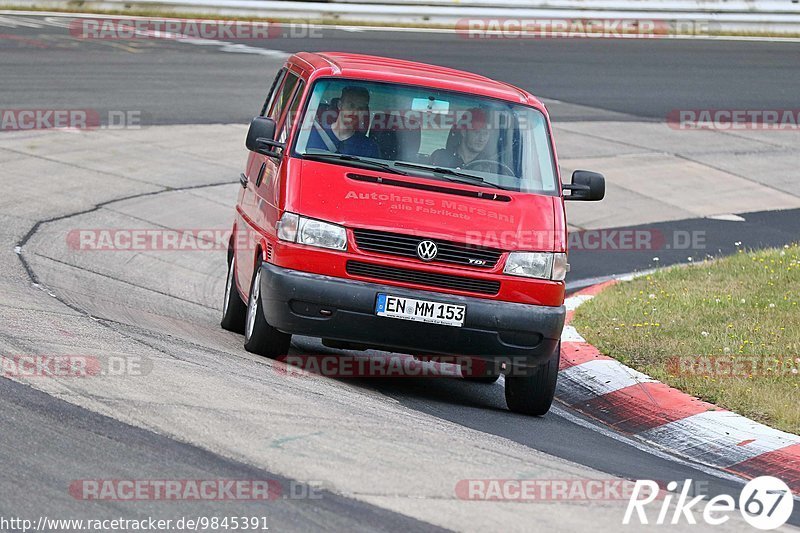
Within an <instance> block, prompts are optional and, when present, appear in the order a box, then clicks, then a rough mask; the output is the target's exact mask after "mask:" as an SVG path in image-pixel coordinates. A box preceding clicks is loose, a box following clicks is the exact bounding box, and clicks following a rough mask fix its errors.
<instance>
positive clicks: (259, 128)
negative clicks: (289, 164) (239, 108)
mask: <svg viewBox="0 0 800 533" xmlns="http://www.w3.org/2000/svg"><path fill="white" fill-rule="evenodd" d="M275 129H276V124H275V120H274V119H271V118H269V117H255V118H254V119H253V120H251V121H250V129H249V130H247V139H245V141H244V144H245V146H247V149H248V150H250V151H251V152H257V153H259V154H262V155H266V156H268V157H277V158H278V159H280V158H281V157H283V149H284V148H285V144H284V143H281V142H277V141H276V140H275ZM276 149H279V150H281V151H277V150H276Z"/></svg>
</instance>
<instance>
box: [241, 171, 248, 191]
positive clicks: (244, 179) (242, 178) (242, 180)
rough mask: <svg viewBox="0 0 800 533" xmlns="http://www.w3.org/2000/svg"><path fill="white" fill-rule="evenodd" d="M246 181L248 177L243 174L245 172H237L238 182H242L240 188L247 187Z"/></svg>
mask: <svg viewBox="0 0 800 533" xmlns="http://www.w3.org/2000/svg"><path fill="white" fill-rule="evenodd" d="M247 182H248V178H247V176H246V175H245V173H244V172H242V173H241V174H239V183H241V184H242V188H243V189H246V188H247Z"/></svg>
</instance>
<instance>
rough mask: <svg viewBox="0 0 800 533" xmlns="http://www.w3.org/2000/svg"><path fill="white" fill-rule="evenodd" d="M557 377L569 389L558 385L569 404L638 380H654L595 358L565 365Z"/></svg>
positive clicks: (562, 396)
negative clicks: (572, 364)
mask: <svg viewBox="0 0 800 533" xmlns="http://www.w3.org/2000/svg"><path fill="white" fill-rule="evenodd" d="M559 380H560V383H562V384H564V385H566V384H567V383H569V390H565V387H559V392H560V395H559V396H560V397H561V398H564V399H565V400H566V401H568V402H569V403H578V402H583V401H587V400H592V399H594V398H596V397H598V396H603V395H605V394H609V393H611V392H616V391H618V390H621V389H624V388H626V387H631V386H633V385H639V384H641V383H658V381H657V380H655V379H653V378H651V377H650V376H648V375H646V374H642V373H641V372H639V371H637V370H634V369H632V368H628V367H627V366H625V365H623V364H622V363H620V362H618V361H615V360H613V359H596V360H593V361H588V362H586V363H582V364H580V365H576V366H572V367H569V368H566V369H564V370H562V371H561V372H560V374H559Z"/></svg>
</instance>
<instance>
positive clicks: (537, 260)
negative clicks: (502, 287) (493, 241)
mask: <svg viewBox="0 0 800 533" xmlns="http://www.w3.org/2000/svg"><path fill="white" fill-rule="evenodd" d="M568 271H569V264H568V263H567V254H562V253H557V254H554V253H551V252H511V253H510V254H508V260H507V261H506V266H505V268H504V269H503V273H504V274H511V275H512V276H525V277H528V278H539V279H551V280H555V281H561V280H563V279H564V278H565V277H566V275H567V272H568Z"/></svg>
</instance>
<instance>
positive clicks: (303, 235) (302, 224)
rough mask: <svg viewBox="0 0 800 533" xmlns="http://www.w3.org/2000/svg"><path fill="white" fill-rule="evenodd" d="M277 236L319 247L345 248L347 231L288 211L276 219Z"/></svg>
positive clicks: (335, 225) (284, 239) (285, 239)
mask: <svg viewBox="0 0 800 533" xmlns="http://www.w3.org/2000/svg"><path fill="white" fill-rule="evenodd" d="M278 238H279V239H281V240H283V241H289V242H297V243H300V244H307V245H308V246H317V247H319V248H332V249H334V250H346V249H347V232H346V231H345V229H344V228H343V227H342V226H339V225H337V224H331V223H329V222H323V221H321V220H316V219H313V218H306V217H302V216H300V215H296V214H295V213H289V212H286V213H284V214H283V216H282V217H281V219H280V221H278Z"/></svg>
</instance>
